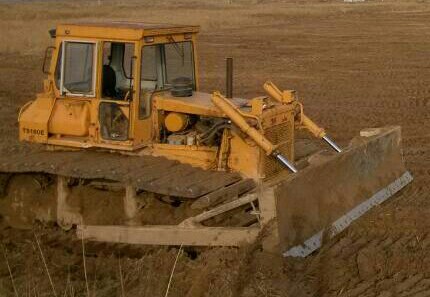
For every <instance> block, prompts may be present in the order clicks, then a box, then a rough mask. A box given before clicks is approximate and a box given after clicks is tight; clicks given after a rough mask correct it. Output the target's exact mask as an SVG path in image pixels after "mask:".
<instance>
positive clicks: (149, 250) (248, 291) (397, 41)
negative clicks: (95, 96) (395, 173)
mask: <svg viewBox="0 0 430 297" xmlns="http://www.w3.org/2000/svg"><path fill="white" fill-rule="evenodd" d="M147 2H151V1H140V2H138V1H135V0H130V1H125V0H123V1H104V0H101V3H102V5H101V6H98V5H97V1H91V2H89V1H85V2H84V1H82V2H80V1H74V2H73V3H72V2H67V3H62V2H59V1H52V2H48V1H47V2H40V3H39V2H33V1H31V2H28V3H23V2H19V4H13V3H12V1H10V2H5V3H1V4H0V16H1V18H0V28H1V29H0V30H1V31H0V100H1V103H2V104H1V105H0V114H1V117H0V121H1V126H0V135H1V136H0V137H1V143H0V153H2V154H7V153H8V152H10V151H11V150H22V151H23V152H24V151H27V150H29V148H28V147H27V146H26V145H22V144H19V143H18V141H17V123H16V117H17V111H18V107H19V106H20V105H22V104H23V103H25V102H26V101H28V100H30V99H32V98H33V96H34V94H35V93H36V92H37V91H38V90H41V87H42V79H43V74H42V72H41V65H42V57H43V51H44V49H45V47H46V46H47V45H49V42H50V40H49V36H48V33H47V30H48V29H50V28H51V27H54V26H55V24H56V23H58V22H64V21H72V20H77V19H100V18H108V19H127V20H141V21H142V20H143V21H148V22H173V23H190V22H191V23H192V24H200V25H201V26H202V32H201V35H200V46H199V50H200V55H201V59H200V73H201V74H202V77H201V84H202V88H203V90H205V91H211V90H214V89H221V90H222V89H223V85H224V57H225V56H232V57H234V58H235V92H236V94H237V95H240V96H244V97H245V96H254V95H258V94H262V84H263V82H264V81H265V80H267V79H271V80H273V81H274V82H275V83H277V84H278V85H279V86H281V87H282V88H291V89H296V90H297V91H298V92H299V95H300V97H301V99H302V101H303V102H304V104H305V106H306V108H307V113H308V114H309V116H311V117H312V118H314V119H315V120H316V121H317V122H318V123H321V124H322V125H323V126H325V127H326V128H327V130H328V131H330V133H331V135H332V136H333V138H334V139H336V140H338V141H339V142H340V144H345V143H347V141H348V140H349V139H350V138H352V137H353V136H354V135H356V134H357V133H358V131H359V130H360V129H362V128H365V127H373V126H381V125H385V124H399V125H401V126H402V128H403V144H404V156H405V160H406V165H407V167H408V169H409V170H410V171H411V173H412V174H413V175H414V178H415V180H414V182H413V183H412V184H411V185H409V186H408V187H407V188H406V189H405V190H403V191H402V193H401V194H400V195H396V196H395V197H394V198H392V199H391V200H389V201H388V202H387V203H385V204H384V205H382V206H381V207H378V208H376V209H374V210H372V211H371V212H370V213H369V214H367V215H366V216H365V217H364V218H363V219H361V220H360V221H359V222H356V223H355V224H354V225H353V226H352V227H351V228H349V229H348V231H347V232H345V233H343V234H341V235H340V236H338V237H337V238H335V239H333V240H331V241H330V242H328V243H326V244H325V246H324V248H323V249H322V250H321V251H320V252H318V253H317V254H315V255H312V256H310V257H308V258H306V259H304V260H303V259H300V260H297V259H290V258H286V259H284V258H281V257H280V256H277V255H271V254H267V253H264V252H262V251H261V250H260V249H259V248H258V245H255V246H251V247H248V248H244V249H239V250H238V249H233V248H231V249H227V248H213V249H198V250H190V249H185V250H184V252H183V253H182V254H181V255H180V257H179V259H178V262H177V266H176V270H175V273H174V275H173V279H172V283H171V288H170V292H169V296H189V297H191V296H244V297H245V296H246V297H248V296H380V297H389V296H430V256H429V255H430V253H429V252H430V232H429V231H428V230H430V229H429V228H430V218H429V217H427V216H428V215H429V214H430V200H429V199H430V141H429V140H430V55H429V53H430V1H427V0H419V1H418V0H417V1H383V2H379V1H378V2H377V1H368V2H364V3H354V4H344V3H343V2H342V1H341V0H338V1H246V0H238V1H236V0H233V1H231V2H233V4H228V1H215V0H213V1H208V0H206V1H202V2H199V1H184V0H182V1H175V4H171V3H170V1H167V0H164V1H154V2H156V3H157V4H148V3H147ZM35 235H36V236H37V239H38V241H36V240H35ZM0 238H1V241H2V243H3V246H4V247H6V249H7V255H5V256H2V255H0V296H87V295H90V296H164V294H165V291H166V288H167V284H168V281H169V276H170V273H171V269H172V266H173V263H174V261H175V257H176V255H177V253H178V249H177V248H174V247H171V248H167V247H127V246H120V245H115V246H112V245H106V244H86V246H85V248H86V257H85V258H83V257H82V243H81V242H80V241H76V239H75V238H74V236H73V234H66V233H64V232H63V231H60V230H57V229H55V227H52V228H51V227H47V226H44V227H40V228H35V229H34V230H28V231H18V230H15V229H10V228H2V229H1V231H0ZM38 242H40V249H41V250H42V252H43V255H44V258H42V257H41V253H40V251H39V246H38ZM3 251H6V250H3ZM3 251H2V254H3ZM6 259H7V261H6ZM84 259H85V261H84ZM44 263H46V267H47V269H48V270H49V272H50V274H49V275H50V277H51V279H52V285H51V282H50V278H49V277H48V275H47V273H46V271H47V270H46V268H45V266H44ZM8 265H9V267H10V269H11V272H12V275H13V281H12V280H11V278H10V273H9V270H8ZM85 272H86V274H85ZM85 275H86V276H85ZM86 280H87V281H86ZM13 284H15V286H16V290H17V294H15V293H14V289H13ZM87 292H89V294H88V293H87Z"/></svg>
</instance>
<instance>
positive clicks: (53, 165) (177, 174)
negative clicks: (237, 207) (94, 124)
mask: <svg viewBox="0 0 430 297" xmlns="http://www.w3.org/2000/svg"><path fill="white" fill-rule="evenodd" d="M0 172H4V173H30V172H33V173H39V172H41V173H48V174H55V175H61V176H66V177H73V178H85V179H108V180H114V181H119V182H124V183H130V184H132V185H133V186H136V187H137V188H138V189H141V190H145V191H148V192H154V193H158V194H163V195H171V196H177V197H183V198H191V199H193V198H197V197H200V196H202V195H205V194H207V193H210V192H212V191H215V190H217V189H219V188H222V187H225V186H227V185H230V184H233V183H235V182H238V181H240V180H242V177H241V176H240V175H239V174H238V173H229V172H217V171H209V170H203V169H201V168H196V167H192V166H190V165H187V164H182V163H179V162H177V161H172V160H168V159H166V158H162V157H153V156H128V155H122V154H116V153H108V152H95V151H70V152H67V151H62V152H60V151H59V152H50V151H36V152H31V153H29V154H22V153H21V154H19V153H10V154H8V155H1V156H0Z"/></svg>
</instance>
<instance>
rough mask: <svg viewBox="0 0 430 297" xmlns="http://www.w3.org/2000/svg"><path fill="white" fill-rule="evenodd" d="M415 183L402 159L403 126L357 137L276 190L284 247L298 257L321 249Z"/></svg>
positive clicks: (281, 245) (280, 183) (280, 237)
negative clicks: (326, 241)
mask: <svg viewBox="0 0 430 297" xmlns="http://www.w3.org/2000/svg"><path fill="white" fill-rule="evenodd" d="M403 180H404V182H403ZM410 181H411V178H410V176H409V175H408V173H407V171H406V168H405V166H404V162H403V157H402V150H401V133H400V127H387V128H383V129H381V130H380V132H379V133H378V134H377V135H375V136H371V137H358V138H355V139H354V140H353V142H352V143H351V145H350V146H349V147H348V148H346V149H345V150H344V151H343V152H342V153H340V154H335V153H330V154H328V155H326V156H320V158H319V159H315V160H314V162H313V163H312V162H311V165H309V166H308V167H306V168H305V169H304V170H302V171H300V172H299V173H298V174H295V175H290V176H289V177H288V178H287V179H285V180H283V181H279V184H278V185H277V186H276V189H275V197H276V208H277V209H276V211H277V222H278V231H279V239H280V247H281V249H282V250H283V251H287V250H289V251H291V250H292V248H294V251H295V252H294V253H293V254H294V255H302V254H303V256H305V255H306V254H308V253H310V252H312V251H313V250H315V249H316V248H318V247H319V246H320V245H321V241H322V238H323V235H324V234H327V236H329V237H330V236H333V235H335V234H336V232H337V231H339V230H343V229H344V228H346V226H347V225H349V224H350V223H351V222H352V221H353V220H355V219H356V218H358V217H359V216H361V215H362V214H363V213H364V212H366V211H367V210H369V209H370V208H371V207H372V206H374V205H376V204H378V203H382V202H383V201H384V200H386V199H387V198H388V197H389V196H391V195H393V194H394V193H395V192H396V191H398V190H400V189H401V188H402V187H403V186H404V185H406V184H407V183H408V182H410ZM393 183H394V186H396V185H397V184H398V183H401V187H397V186H396V187H393V186H392V185H393ZM381 191H382V192H381ZM385 192H387V193H385ZM381 193H382V194H381ZM387 195H388V196H387ZM378 196H381V197H382V196H383V197H382V198H384V199H382V198H378ZM372 197H373V198H372ZM375 197H376V198H375ZM372 199H373V200H375V201H376V202H375V201H373V200H372ZM368 201H370V202H368ZM367 202H368V203H367ZM360 205H364V206H363V207H361V208H362V209H359V210H357V211H356V212H354V213H352V212H351V210H354V209H356V208H357V207H358V206H360ZM362 210H363V211H362ZM338 229H339V230H338ZM290 254H291V253H287V255H290ZM293 254H291V255H293Z"/></svg>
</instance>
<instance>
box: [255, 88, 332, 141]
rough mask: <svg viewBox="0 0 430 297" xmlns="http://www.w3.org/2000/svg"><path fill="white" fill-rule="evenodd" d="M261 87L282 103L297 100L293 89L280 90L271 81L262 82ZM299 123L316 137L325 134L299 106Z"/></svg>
mask: <svg viewBox="0 0 430 297" xmlns="http://www.w3.org/2000/svg"><path fill="white" fill-rule="evenodd" d="M263 88H264V90H265V91H266V92H267V94H269V95H270V96H271V97H272V98H273V99H275V100H277V101H279V102H281V103H283V104H291V103H293V102H294V101H297V99H296V96H295V92H294V91H284V92H281V91H280V90H279V89H278V88H277V87H276V85H275V84H274V83H272V82H271V81H267V82H266V83H264V85H263ZM300 124H301V125H302V126H303V127H304V128H306V129H308V130H309V131H310V132H311V133H312V134H313V135H314V136H315V137H317V138H323V137H324V136H326V133H325V131H324V129H323V128H321V127H319V126H318V125H317V124H315V123H314V122H313V121H312V120H311V119H310V118H309V117H307V116H306V115H305V114H304V113H303V107H301V108H300Z"/></svg>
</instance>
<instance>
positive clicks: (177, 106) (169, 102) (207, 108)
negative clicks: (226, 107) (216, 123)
mask: <svg viewBox="0 0 430 297" xmlns="http://www.w3.org/2000/svg"><path fill="white" fill-rule="evenodd" d="M210 98H211V95H210V94H208V93H202V92H194V94H193V95H192V96H190V97H183V98H181V97H173V96H172V95H170V93H169V92H163V93H160V94H157V95H155V96H154V105H155V108H156V109H158V110H165V111H175V112H181V113H189V114H198V115H203V116H213V117H223V116H224V115H223V113H222V112H221V111H220V110H219V109H218V108H217V107H216V106H214V105H213V104H212V103H211V99H210Z"/></svg>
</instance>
